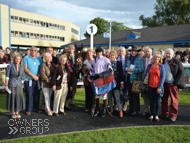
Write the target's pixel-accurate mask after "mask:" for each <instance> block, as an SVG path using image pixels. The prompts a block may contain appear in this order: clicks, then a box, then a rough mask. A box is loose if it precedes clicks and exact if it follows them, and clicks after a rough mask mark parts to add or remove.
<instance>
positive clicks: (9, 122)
mask: <svg viewBox="0 0 190 143" xmlns="http://www.w3.org/2000/svg"><path fill="white" fill-rule="evenodd" d="M143 109H144V108H143V106H142V105H141V111H140V112H139V113H138V115H136V116H131V115H129V114H126V113H124V116H123V118H120V117H119V112H118V111H114V112H113V115H114V117H111V116H110V115H108V114H107V115H106V117H105V118H101V117H100V116H98V117H91V116H90V113H85V112H84V110H85V108H84V107H74V108H72V110H65V112H66V113H67V115H61V114H60V116H59V117H56V116H48V115H47V114H46V113H45V112H42V113H40V114H39V113H35V112H32V114H31V115H29V116H28V115H25V112H24V111H23V112H21V113H20V115H21V116H22V118H21V119H11V118H10V117H11V113H0V129H1V130H0V141H2V140H7V139H15V138H21V137H31V136H40V135H51V134H59V133H69V132H78V131H88V130H97V129H105V128H106V129H109V128H118V127H136V126H161V125H190V105H179V113H178V118H177V120H176V121H175V122H171V121H170V120H169V118H160V121H159V122H156V121H152V122H151V121H149V120H148V118H149V117H146V116H143V115H142V114H143ZM101 111H102V110H101Z"/></svg>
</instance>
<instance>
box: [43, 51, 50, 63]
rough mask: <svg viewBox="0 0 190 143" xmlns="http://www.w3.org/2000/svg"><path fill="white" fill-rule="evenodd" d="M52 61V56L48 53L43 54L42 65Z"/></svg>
mask: <svg viewBox="0 0 190 143" xmlns="http://www.w3.org/2000/svg"><path fill="white" fill-rule="evenodd" d="M51 61H52V56H51V54H50V53H48V52H47V53H45V54H44V56H43V62H44V63H46V62H47V63H49V62H51Z"/></svg>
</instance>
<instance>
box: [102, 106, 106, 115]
mask: <svg viewBox="0 0 190 143" xmlns="http://www.w3.org/2000/svg"><path fill="white" fill-rule="evenodd" d="M101 116H102V118H104V117H105V116H106V104H104V105H103V112H102V115H101Z"/></svg>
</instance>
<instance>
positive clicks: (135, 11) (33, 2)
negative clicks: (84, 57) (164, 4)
mask: <svg viewBox="0 0 190 143" xmlns="http://www.w3.org/2000/svg"><path fill="white" fill-rule="evenodd" d="M0 3H2V4H6V5H9V6H10V7H11V8H15V9H19V10H23V11H27V12H32V13H36V14H40V15H44V16H49V17H53V18H58V19H61V20H66V21H69V22H71V23H73V24H75V25H77V26H78V27H80V31H81V34H80V36H81V39H84V38H85V37H84V33H85V32H86V27H87V25H88V24H89V23H90V21H91V20H92V19H94V18H96V17H100V18H103V19H106V20H111V21H117V22H122V23H124V25H125V26H127V27H130V28H132V29H139V28H142V26H141V22H140V21H139V16H140V15H144V16H145V17H147V16H152V15H153V14H154V4H155V3H156V0H0Z"/></svg>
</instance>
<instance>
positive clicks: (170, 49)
mask: <svg viewBox="0 0 190 143" xmlns="http://www.w3.org/2000/svg"><path fill="white" fill-rule="evenodd" d="M166 52H172V53H173V54H174V50H173V49H172V48H167V49H166Z"/></svg>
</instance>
